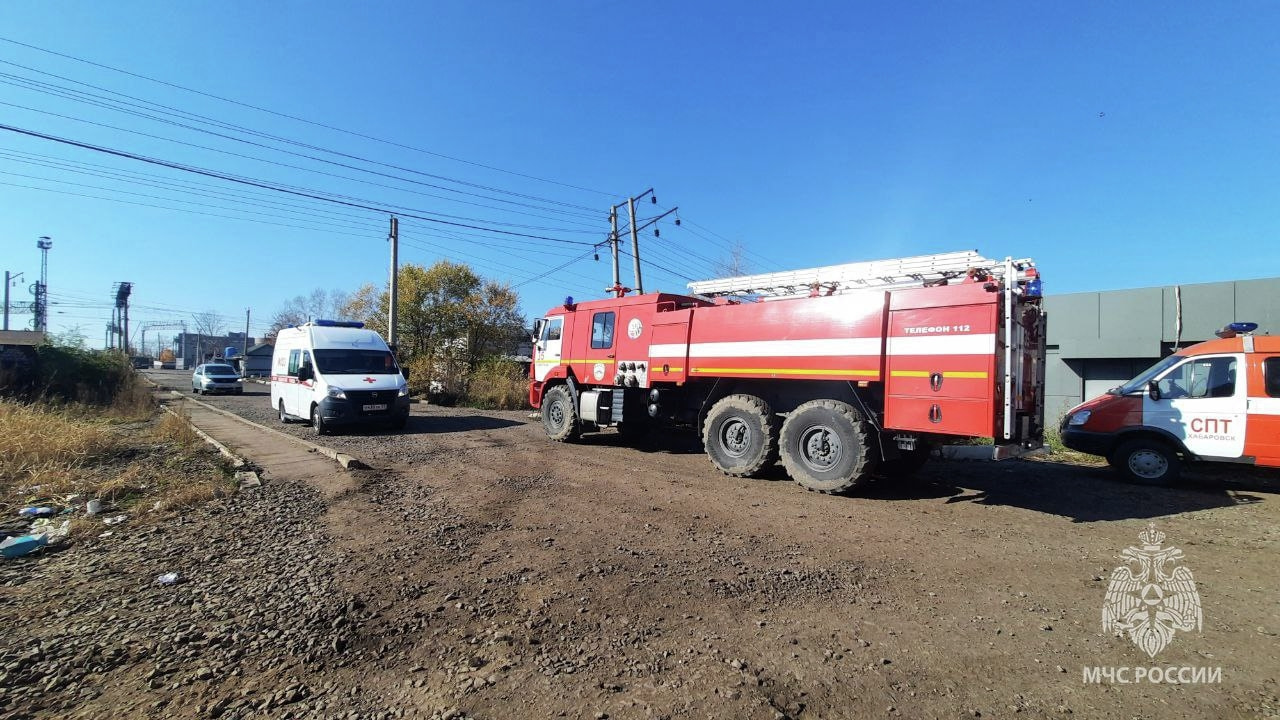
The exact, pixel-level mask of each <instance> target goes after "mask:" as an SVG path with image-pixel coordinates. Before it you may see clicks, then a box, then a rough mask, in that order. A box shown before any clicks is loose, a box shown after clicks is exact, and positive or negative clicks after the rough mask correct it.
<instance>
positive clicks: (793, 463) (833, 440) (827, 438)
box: [781, 400, 879, 494]
mask: <svg viewBox="0 0 1280 720" xmlns="http://www.w3.org/2000/svg"><path fill="white" fill-rule="evenodd" d="M873 437H874V431H873V430H872V428H871V425H870V423H868V422H866V421H865V420H863V419H862V415H860V414H859V413H858V411H857V410H855V409H854V408H853V406H852V405H850V404H848V403H844V402H840V401H839V400H810V401H809V402H807V403H805V404H803V405H801V406H800V407H798V408H796V409H795V410H793V411H791V414H790V415H788V416H787V420H786V422H784V423H783V424H782V443H781V444H782V464H783V465H785V466H786V468H787V474H788V475H790V476H791V479H792V480H795V481H796V482H797V483H799V484H800V485H803V486H804V487H805V488H806V489H809V490H815V491H817V492H821V493H829V494H836V493H843V492H848V491H849V490H852V489H854V488H857V487H861V486H863V485H865V484H867V482H869V481H870V479H871V473H873V472H875V471H876V464H877V463H876V461H877V460H878V458H879V456H878V454H877V453H876V451H875V448H874V446H873V442H872V438H873Z"/></svg>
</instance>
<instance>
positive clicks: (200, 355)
mask: <svg viewBox="0 0 1280 720" xmlns="http://www.w3.org/2000/svg"><path fill="white" fill-rule="evenodd" d="M253 345H254V342H253V338H252V337H248V338H246V337H245V334H244V333H242V332H230V333H227V334H226V335H201V334H199V333H179V334H178V335H177V336H176V337H174V338H173V354H174V357H176V358H177V359H178V363H179V367H184V368H194V367H195V366H196V365H199V364H200V363H204V362H210V361H212V360H214V359H219V360H221V359H223V358H224V353H225V352H226V349H227V348H229V347H233V348H235V349H236V352H237V353H241V352H243V351H244V349H245V347H246V346H249V347H252V346H253Z"/></svg>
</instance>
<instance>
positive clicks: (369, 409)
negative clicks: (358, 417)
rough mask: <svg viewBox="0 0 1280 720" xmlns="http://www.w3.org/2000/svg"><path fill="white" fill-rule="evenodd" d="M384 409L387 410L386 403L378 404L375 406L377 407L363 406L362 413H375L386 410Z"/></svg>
mask: <svg viewBox="0 0 1280 720" xmlns="http://www.w3.org/2000/svg"><path fill="white" fill-rule="evenodd" d="M386 409H387V405H386V403H379V404H377V405H365V406H364V411H365V412H377V411H378V410H386Z"/></svg>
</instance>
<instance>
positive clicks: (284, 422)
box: [280, 400, 289, 425]
mask: <svg viewBox="0 0 1280 720" xmlns="http://www.w3.org/2000/svg"><path fill="white" fill-rule="evenodd" d="M280 424H281V425H288V424H289V416H288V415H286V414H285V412H284V400H281V401H280Z"/></svg>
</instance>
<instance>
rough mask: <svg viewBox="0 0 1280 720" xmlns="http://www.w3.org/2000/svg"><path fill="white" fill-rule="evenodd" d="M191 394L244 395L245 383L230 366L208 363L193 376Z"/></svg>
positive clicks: (200, 367) (198, 368)
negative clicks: (222, 393) (221, 393)
mask: <svg viewBox="0 0 1280 720" xmlns="http://www.w3.org/2000/svg"><path fill="white" fill-rule="evenodd" d="M191 392H193V393H195V394H197V395H199V394H201V393H220V392H224V393H235V394H237V395H242V394H244V383H243V381H242V380H241V379H240V374H239V373H237V372H236V369H235V368H233V367H231V366H230V365H223V364H221V363H208V364H205V365H201V366H199V367H197V368H196V371H195V372H194V373H192V375H191Z"/></svg>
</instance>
